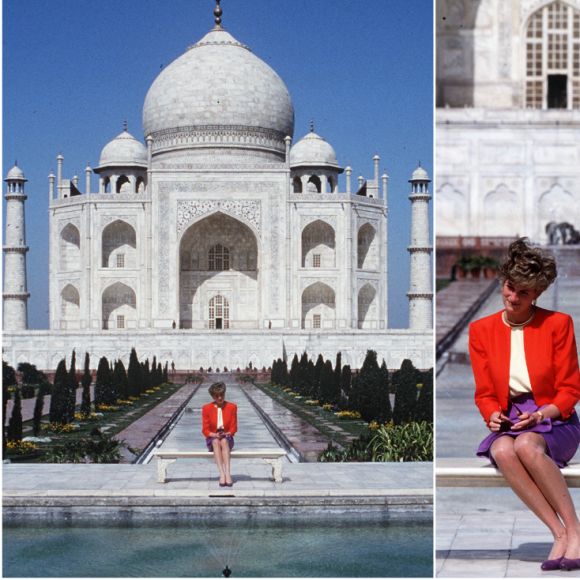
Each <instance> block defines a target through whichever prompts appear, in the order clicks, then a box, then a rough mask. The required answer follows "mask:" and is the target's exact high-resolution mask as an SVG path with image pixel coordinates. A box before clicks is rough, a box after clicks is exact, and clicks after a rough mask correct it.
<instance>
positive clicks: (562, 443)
mask: <svg viewBox="0 0 580 580" xmlns="http://www.w3.org/2000/svg"><path fill="white" fill-rule="evenodd" d="M512 401H513V402H514V403H515V404H516V405H517V406H518V408H519V409H520V410H521V411H522V413H525V412H526V411H528V412H530V413H533V412H534V411H537V410H538V408H540V409H541V408H542V407H538V405H536V401H535V400H534V396H533V395H532V394H531V393H524V394H523V395H518V396H517V397H515V398H514V399H512ZM546 406H547V405H544V407H546ZM508 417H509V418H510V419H511V420H512V421H513V422H514V424H515V423H517V421H518V414H517V410H516V408H515V407H514V406H513V405H511V408H510V410H509V413H508ZM529 431H533V432H534V433H540V434H541V435H542V436H543V437H544V439H545V440H546V445H547V447H548V455H549V456H550V457H551V458H552V459H553V460H554V463H555V464H556V465H557V466H558V467H565V466H566V464H567V463H568V461H570V459H572V457H574V454H575V453H576V450H577V449H578V445H579V444H580V421H578V415H577V413H576V411H573V412H572V414H571V415H570V417H569V418H568V419H566V420H562V419H544V420H543V421H541V422H540V423H538V424H537V425H536V426H535V427H532V428H531V429H525V430H524V431H505V432H503V433H500V432H499V431H494V432H493V433H492V434H491V435H488V436H487V437H486V438H485V439H484V440H483V441H482V442H481V445H480V446H479V448H478V449H477V456H478V457H487V458H488V459H489V460H490V461H491V462H492V463H493V465H495V466H496V467H497V465H496V463H495V461H494V460H493V457H492V456H491V453H490V448H491V444H492V443H493V442H494V441H495V440H496V439H497V438H498V437H504V436H508V437H517V436H518V435H521V434H522V433H527V432H529Z"/></svg>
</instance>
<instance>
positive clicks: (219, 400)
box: [212, 393, 226, 407]
mask: <svg viewBox="0 0 580 580" xmlns="http://www.w3.org/2000/svg"><path fill="white" fill-rule="evenodd" d="M212 398H213V402H214V403H215V404H216V405H217V406H218V407H223V406H224V403H225V402H226V394H225V393H220V394H219V395H212Z"/></svg>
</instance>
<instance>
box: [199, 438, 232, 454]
mask: <svg viewBox="0 0 580 580" xmlns="http://www.w3.org/2000/svg"><path fill="white" fill-rule="evenodd" d="M214 439H219V437H208V438H207V439H206V440H205V443H206V445H207V449H208V451H210V452H212V453H213V447H212V444H211V442H212V441H213V440H214ZM226 439H227V440H228V443H229V444H230V451H231V450H232V449H233V448H234V438H233V437H232V436H231V435H227V436H226Z"/></svg>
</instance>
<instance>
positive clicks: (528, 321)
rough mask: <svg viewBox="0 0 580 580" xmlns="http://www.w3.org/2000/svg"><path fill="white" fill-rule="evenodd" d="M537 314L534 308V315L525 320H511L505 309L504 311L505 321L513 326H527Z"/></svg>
mask: <svg viewBox="0 0 580 580" xmlns="http://www.w3.org/2000/svg"><path fill="white" fill-rule="evenodd" d="M535 314H536V309H535V308H534V310H533V312H532V315H531V316H530V317H529V318H528V319H527V320H526V321H525V322H511V321H510V320H508V317H507V314H506V312H505V310H504V311H503V321H504V322H505V323H506V324H507V325H508V326H511V328H523V327H524V326H526V324H529V323H530V322H531V321H532V318H533V317H534V315H535Z"/></svg>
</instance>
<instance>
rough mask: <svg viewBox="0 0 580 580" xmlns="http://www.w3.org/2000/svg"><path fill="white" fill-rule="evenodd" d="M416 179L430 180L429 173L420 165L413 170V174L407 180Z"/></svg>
mask: <svg viewBox="0 0 580 580" xmlns="http://www.w3.org/2000/svg"><path fill="white" fill-rule="evenodd" d="M416 179H422V180H427V181H431V180H430V179H429V174H428V173H427V172H426V171H425V170H424V169H423V168H422V167H421V166H420V165H419V167H417V169H415V171H413V175H412V177H411V179H410V180H409V181H415V180H416Z"/></svg>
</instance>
